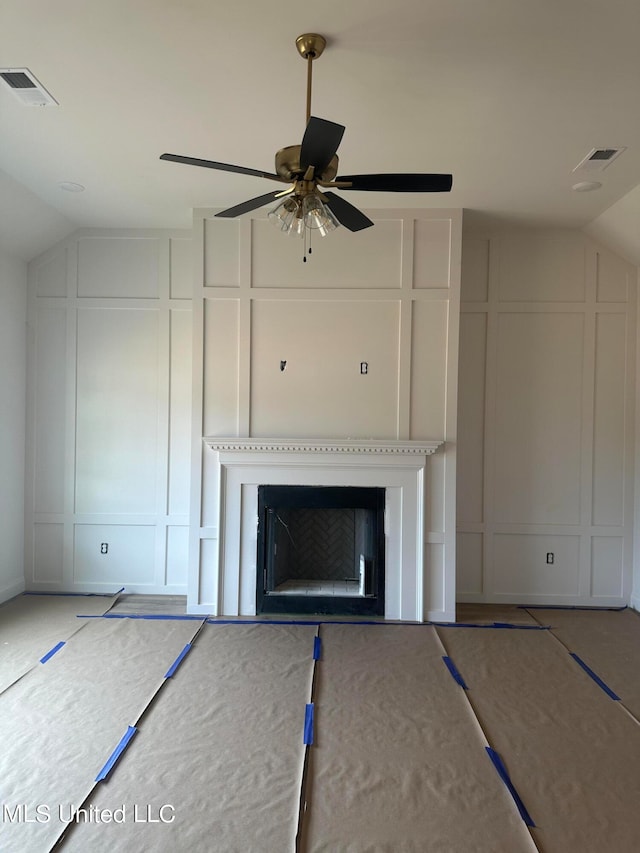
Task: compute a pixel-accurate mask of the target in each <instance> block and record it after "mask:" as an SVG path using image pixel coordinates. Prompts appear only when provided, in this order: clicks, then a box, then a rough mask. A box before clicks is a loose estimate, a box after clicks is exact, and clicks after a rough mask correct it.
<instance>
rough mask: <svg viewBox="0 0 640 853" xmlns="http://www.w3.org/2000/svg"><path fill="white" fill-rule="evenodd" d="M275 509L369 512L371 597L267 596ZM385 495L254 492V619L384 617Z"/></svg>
mask: <svg viewBox="0 0 640 853" xmlns="http://www.w3.org/2000/svg"><path fill="white" fill-rule="evenodd" d="M274 507H279V508H285V507H286V508H307V509H315V508H318V509H323V508H328V507H332V508H347V509H353V508H358V509H369V510H373V511H374V512H375V521H376V529H377V536H376V548H375V557H374V561H375V573H374V582H373V591H372V594H369V595H366V596H341V595H291V594H288V595H283V594H280V595H279V594H278V593H274V592H269V591H267V589H266V587H267V576H268V574H269V567H270V561H271V560H272V559H273V556H272V554H271V553H269V547H268V543H269V525H270V523H271V524H272V523H273V522H272V521H270V518H269V513H270V512H273V510H274ZM384 509H385V489H384V488H378V487H364V486H363V487H360V486H272V485H262V486H258V544H257V555H256V557H257V561H256V614H262V613H268V614H278V613H280V614H302V615H307V614H321V615H335V616H340V615H342V616H384V590H385V535H384Z"/></svg>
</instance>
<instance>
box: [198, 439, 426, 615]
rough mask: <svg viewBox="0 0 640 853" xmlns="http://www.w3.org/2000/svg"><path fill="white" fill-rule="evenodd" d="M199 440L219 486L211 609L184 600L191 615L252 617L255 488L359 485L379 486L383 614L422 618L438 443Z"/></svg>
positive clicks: (255, 528) (211, 566)
mask: <svg viewBox="0 0 640 853" xmlns="http://www.w3.org/2000/svg"><path fill="white" fill-rule="evenodd" d="M204 441H205V444H206V445H207V447H208V448H209V449H210V450H211V451H213V453H214V456H215V468H216V474H217V488H218V494H217V516H218V518H217V521H218V524H217V529H218V541H217V550H216V555H215V559H214V560H213V561H212V564H210V565H209V566H208V568H207V572H212V573H213V577H210V578H207V584H208V587H209V589H210V590H211V591H212V598H213V607H212V606H211V605H210V604H207V605H206V606H205V605H200V604H196V605H195V606H193V605H190V611H191V612H205V611H206V612H208V613H212V614H213V615H217V616H253V615H255V613H256V557H257V519H258V486H260V485H296V486H364V487H376V488H384V489H385V512H384V529H385V618H387V619H398V620H405V621H412V622H413V621H416V622H421V621H423V618H424V612H423V611H424V590H423V581H424V570H425V566H424V559H425V558H424V535H425V533H424V531H425V520H424V515H425V506H424V505H425V476H426V465H427V457H428V456H429V455H430V454H432V453H434V452H435V451H436V450H437V448H438V447H439V446H440V444H441V442H438V441H328V440H317V441H314V440H292V439H282V440H279V439H241V438H205V439H204ZM202 582H203V579H202V578H200V579H199V582H198V584H199V585H200V584H201V583H202ZM198 601H201V597H200V596H199V595H198Z"/></svg>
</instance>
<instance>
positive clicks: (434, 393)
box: [411, 300, 448, 440]
mask: <svg viewBox="0 0 640 853" xmlns="http://www.w3.org/2000/svg"><path fill="white" fill-rule="evenodd" d="M447 323H448V303H447V302H444V301H435V300H434V301H431V300H430V301H425V302H422V301H416V302H414V304H413V322H412V327H413V332H412V338H411V438H412V439H414V440H417V439H437V438H443V437H444V426H445V425H444V418H445V390H446V381H447Z"/></svg>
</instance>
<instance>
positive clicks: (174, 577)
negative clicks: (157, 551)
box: [165, 527, 189, 586]
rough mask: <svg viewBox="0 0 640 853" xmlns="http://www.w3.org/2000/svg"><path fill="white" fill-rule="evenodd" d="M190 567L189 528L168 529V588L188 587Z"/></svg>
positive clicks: (166, 579) (166, 578)
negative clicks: (188, 570)
mask: <svg viewBox="0 0 640 853" xmlns="http://www.w3.org/2000/svg"><path fill="white" fill-rule="evenodd" d="M188 567H189V528H188V527H167V567H166V577H165V583H166V585H167V586H186V584H187V569H188Z"/></svg>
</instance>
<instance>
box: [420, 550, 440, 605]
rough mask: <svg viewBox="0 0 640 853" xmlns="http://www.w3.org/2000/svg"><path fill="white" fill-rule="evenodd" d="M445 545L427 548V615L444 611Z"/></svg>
mask: <svg viewBox="0 0 640 853" xmlns="http://www.w3.org/2000/svg"><path fill="white" fill-rule="evenodd" d="M444 589H445V582H444V545H442V544H441V543H439V542H432V543H428V544H427V545H426V546H425V582H424V600H423V606H424V608H425V615H426V611H427V610H435V611H444V610H445V604H444Z"/></svg>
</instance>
